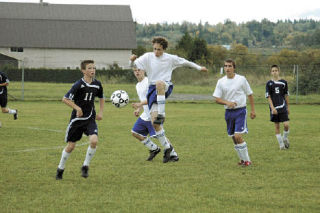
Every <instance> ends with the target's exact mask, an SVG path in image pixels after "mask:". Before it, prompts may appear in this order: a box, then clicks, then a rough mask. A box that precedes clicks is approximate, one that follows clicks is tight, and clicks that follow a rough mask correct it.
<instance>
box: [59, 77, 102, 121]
mask: <svg viewBox="0 0 320 213" xmlns="http://www.w3.org/2000/svg"><path fill="white" fill-rule="evenodd" d="M96 96H97V97H98V98H103V88H102V85H101V83H100V81H98V80H96V79H93V81H92V82H91V84H88V83H87V82H85V80H84V79H83V78H82V79H80V80H78V81H77V82H75V83H74V84H73V86H72V88H71V89H70V90H69V92H68V93H67V94H66V95H65V96H64V97H65V98H67V99H70V100H73V101H74V103H75V104H76V105H78V106H79V107H80V108H81V109H82V112H83V116H82V117H84V118H88V119H89V118H90V117H92V116H93V117H94V118H95V115H96V112H95V109H94V99H95V97H96ZM76 113H77V111H76V110H73V111H72V114H71V119H72V118H75V117H76Z"/></svg>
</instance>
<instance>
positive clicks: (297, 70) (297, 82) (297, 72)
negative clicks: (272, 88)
mask: <svg viewBox="0 0 320 213" xmlns="http://www.w3.org/2000/svg"><path fill="white" fill-rule="evenodd" d="M295 71H296V88H297V89H296V104H298V96H299V66H298V65H295Z"/></svg>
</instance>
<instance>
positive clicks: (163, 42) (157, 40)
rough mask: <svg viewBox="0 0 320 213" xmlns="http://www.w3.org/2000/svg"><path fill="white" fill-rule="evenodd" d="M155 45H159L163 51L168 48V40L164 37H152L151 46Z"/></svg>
mask: <svg viewBox="0 0 320 213" xmlns="http://www.w3.org/2000/svg"><path fill="white" fill-rule="evenodd" d="M155 43H157V44H160V45H161V46H162V48H163V49H164V50H165V49H167V48H168V40H167V39H166V38H164V37H160V36H159V37H154V38H153V39H152V44H155Z"/></svg>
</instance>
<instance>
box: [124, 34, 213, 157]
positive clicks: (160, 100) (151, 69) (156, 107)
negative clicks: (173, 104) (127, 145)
mask: <svg viewBox="0 0 320 213" xmlns="http://www.w3.org/2000/svg"><path fill="white" fill-rule="evenodd" d="M152 45H153V52H148V53H145V54H144V55H142V56H141V57H139V58H137V56H136V55H132V56H131V57H130V60H131V61H132V63H133V64H134V65H135V66H137V68H138V69H141V70H145V71H146V74H147V76H148V79H149V90H148V94H147V99H148V101H147V102H148V107H149V109H150V111H151V119H152V124H153V127H154V128H155V130H156V135H157V138H158V139H159V141H160V143H161V145H162V146H163V147H164V156H163V162H164V163H166V162H168V161H169V160H170V153H171V151H172V149H173V147H172V146H171V145H170V143H168V140H167V139H166V135H165V132H164V130H163V128H162V126H161V124H163V122H164V120H165V102H166V98H168V97H169V95H170V94H171V92H172V90H173V84H172V82H171V76H172V71H173V70H174V69H175V68H177V67H182V66H187V67H191V68H195V69H197V70H201V71H205V72H207V71H208V70H207V68H205V67H201V66H199V65H197V64H195V63H193V62H190V61H188V60H186V59H184V58H180V57H178V56H176V55H171V54H168V53H165V50H166V49H167V47H168V41H167V40H166V39H165V38H163V37H155V38H153V40H152Z"/></svg>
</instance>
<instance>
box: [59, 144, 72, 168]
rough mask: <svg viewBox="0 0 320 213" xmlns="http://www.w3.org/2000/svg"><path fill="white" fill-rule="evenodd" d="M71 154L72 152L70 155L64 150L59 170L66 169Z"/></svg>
mask: <svg viewBox="0 0 320 213" xmlns="http://www.w3.org/2000/svg"><path fill="white" fill-rule="evenodd" d="M70 154H71V152H70V153H69V152H66V151H65V150H64V149H63V151H62V154H61V160H60V163H59V165H58V168H59V169H64V166H65V164H66V162H67V160H68V158H69V156H70Z"/></svg>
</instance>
